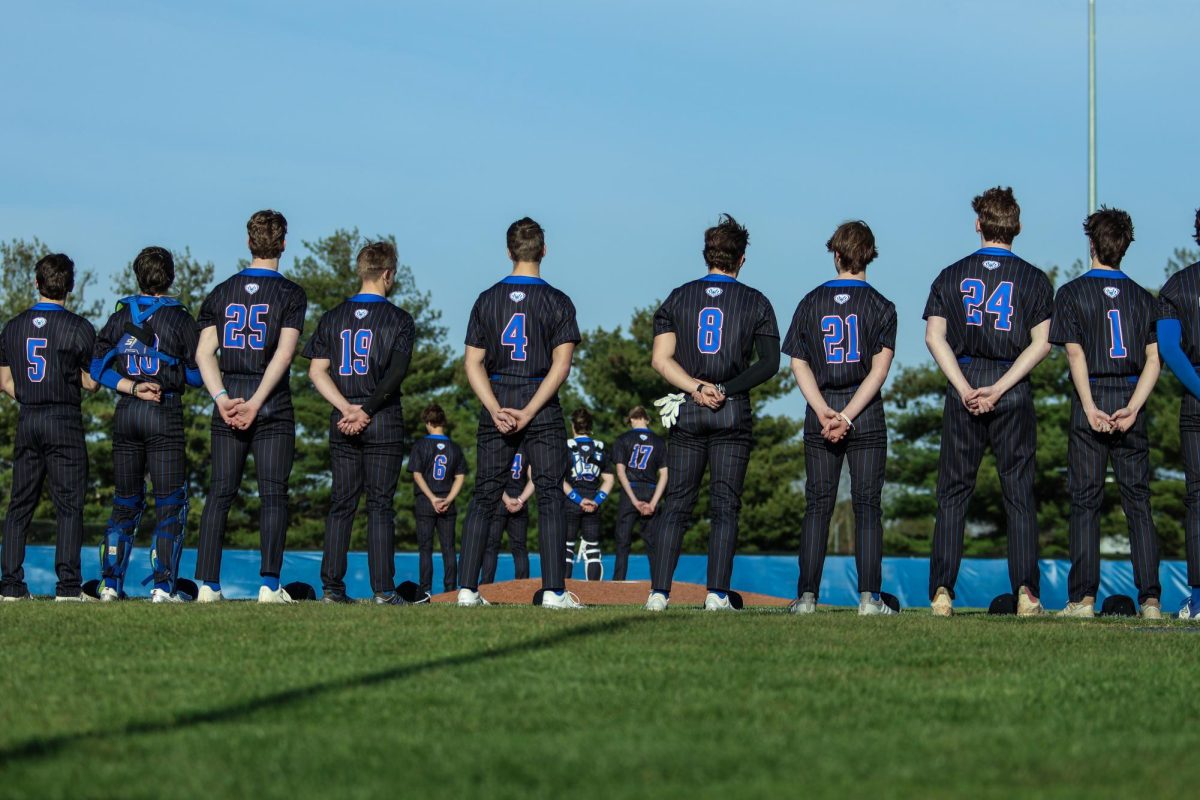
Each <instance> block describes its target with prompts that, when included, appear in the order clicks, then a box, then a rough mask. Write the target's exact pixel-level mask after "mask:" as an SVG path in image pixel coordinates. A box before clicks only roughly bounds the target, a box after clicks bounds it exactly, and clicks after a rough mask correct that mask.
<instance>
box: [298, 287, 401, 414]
mask: <svg viewBox="0 0 1200 800" xmlns="http://www.w3.org/2000/svg"><path fill="white" fill-rule="evenodd" d="M415 338H416V324H415V323H414V322H413V318H412V315H411V314H409V313H408V312H407V311H405V310H404V309H403V308H400V307H399V306H396V305H393V304H392V303H391V302H390V301H388V299H387V298H385V297H382V296H380V295H377V294H356V295H354V296H353V297H351V298H349V299H348V300H345V301H344V302H342V303H340V304H339V305H337V306H336V307H335V308H333V309H331V310H330V311H328V312H326V313H325V314H324V315H322V316H321V321H320V322H318V323H317V330H316V333H314V334H313V336H312V338H311V339H309V340H308V344H307V345H305V347H304V357H305V358H327V359H329V375H330V377H332V378H333V382H334V384H336V385H337V388H338V391H339V392H341V393H342V395H343V396H345V398H346V399H347V400H349V401H351V402H352V403H361V402H363V401H365V400H366V399H367V398H369V397H370V396H371V395H372V394H373V393H374V392H375V387H376V386H377V385H378V384H379V381H380V380H382V379H383V375H384V373H385V372H386V371H387V368H388V364H389V363H391V360H392V354H393V353H396V352H402V353H411V352H412V349H413V344H414V340H415ZM399 402H400V393H399V392H397V393H396V395H395V399H394V400H392V401H391V403H390V405H396V404H398V403H399Z"/></svg>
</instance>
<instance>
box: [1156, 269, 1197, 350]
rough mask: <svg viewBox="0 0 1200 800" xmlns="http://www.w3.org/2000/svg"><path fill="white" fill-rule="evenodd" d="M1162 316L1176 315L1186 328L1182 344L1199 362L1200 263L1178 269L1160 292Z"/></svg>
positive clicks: (1159, 302)
mask: <svg viewBox="0 0 1200 800" xmlns="http://www.w3.org/2000/svg"><path fill="white" fill-rule="evenodd" d="M1158 313H1159V317H1160V318H1161V319H1177V320H1179V326H1180V328H1181V329H1182V331H1183V336H1182V338H1181V340H1180V346H1181V347H1182V348H1183V352H1184V353H1185V354H1186V355H1187V357H1188V360H1189V361H1191V362H1192V363H1193V364H1200V263H1196V264H1192V265H1191V266H1189V267H1184V268H1183V269H1181V270H1179V272H1176V273H1175V274H1174V275H1172V276H1171V277H1170V278H1168V279H1167V282H1166V283H1165V284H1163V288H1162V291H1161V292H1159V293H1158Z"/></svg>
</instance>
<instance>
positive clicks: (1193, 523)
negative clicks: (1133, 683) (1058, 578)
mask: <svg viewBox="0 0 1200 800" xmlns="http://www.w3.org/2000/svg"><path fill="white" fill-rule="evenodd" d="M1194 235H1195V240H1196V244H1200V209H1198V210H1197V211H1196V222H1195V228H1194ZM1198 297H1200V263H1196V264H1192V265H1191V266H1188V267H1184V268H1183V269H1181V270H1180V271H1179V272H1176V273H1175V274H1174V275H1172V276H1171V277H1170V279H1168V280H1167V282H1166V284H1165V285H1164V286H1163V288H1162V291H1161V292H1160V293H1159V295H1158V299H1159V315H1160V319H1159V321H1158V326H1157V330H1158V349H1159V353H1160V354H1161V355H1162V360H1163V361H1165V362H1166V364H1167V366H1168V367H1170V368H1171V371H1172V372H1174V373H1175V376H1176V377H1177V378H1179V382H1180V383H1182V384H1183V387H1184V389H1186V390H1187V391H1186V392H1185V393H1184V395H1183V403H1182V404H1181V405H1180V407H1179V440H1180V441H1179V444H1180V449H1181V450H1182V451H1183V472H1184V477H1185V478H1186V479H1187V497H1186V501H1185V502H1186V506H1187V516H1186V520H1185V530H1184V545H1185V548H1186V554H1187V573H1188V574H1187V581H1188V585H1189V586H1190V587H1191V589H1192V591H1191V594H1190V595H1189V596H1188V597H1187V598H1185V599H1184V601H1183V605H1182V607H1181V608H1180V609H1179V616H1180V618H1181V619H1197V618H1200V374H1197V371H1196V369H1197V368H1196V366H1195V365H1197V364H1200V303H1197V298H1198Z"/></svg>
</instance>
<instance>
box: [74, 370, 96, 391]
mask: <svg viewBox="0 0 1200 800" xmlns="http://www.w3.org/2000/svg"><path fill="white" fill-rule="evenodd" d="M79 384H80V386H82V387H83V390H84V391H85V392H94V391H96V390H97V389H99V388H100V384H99V382H98V381H96V379H95V378H93V377H92V376H91V373H89V372H88V371H87V370H86V369H81V370H79Z"/></svg>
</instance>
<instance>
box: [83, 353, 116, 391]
mask: <svg viewBox="0 0 1200 800" xmlns="http://www.w3.org/2000/svg"><path fill="white" fill-rule="evenodd" d="M106 363H107V361H106V360H105V359H103V358H93V359H92V366H91V367H90V368H89V369H88V374H89V375H91V376H92V380H94V381H96V383H99V384H100V385H101V386H107V387H108V388H109V389H112V390H113V391H114V392H115V391H116V390H117V386H118V384H120V383H121V375H120V373H118V372H117V371H116V370H115V369H113V368H112V367H108V368H107V369H106V368H105V364H106Z"/></svg>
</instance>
